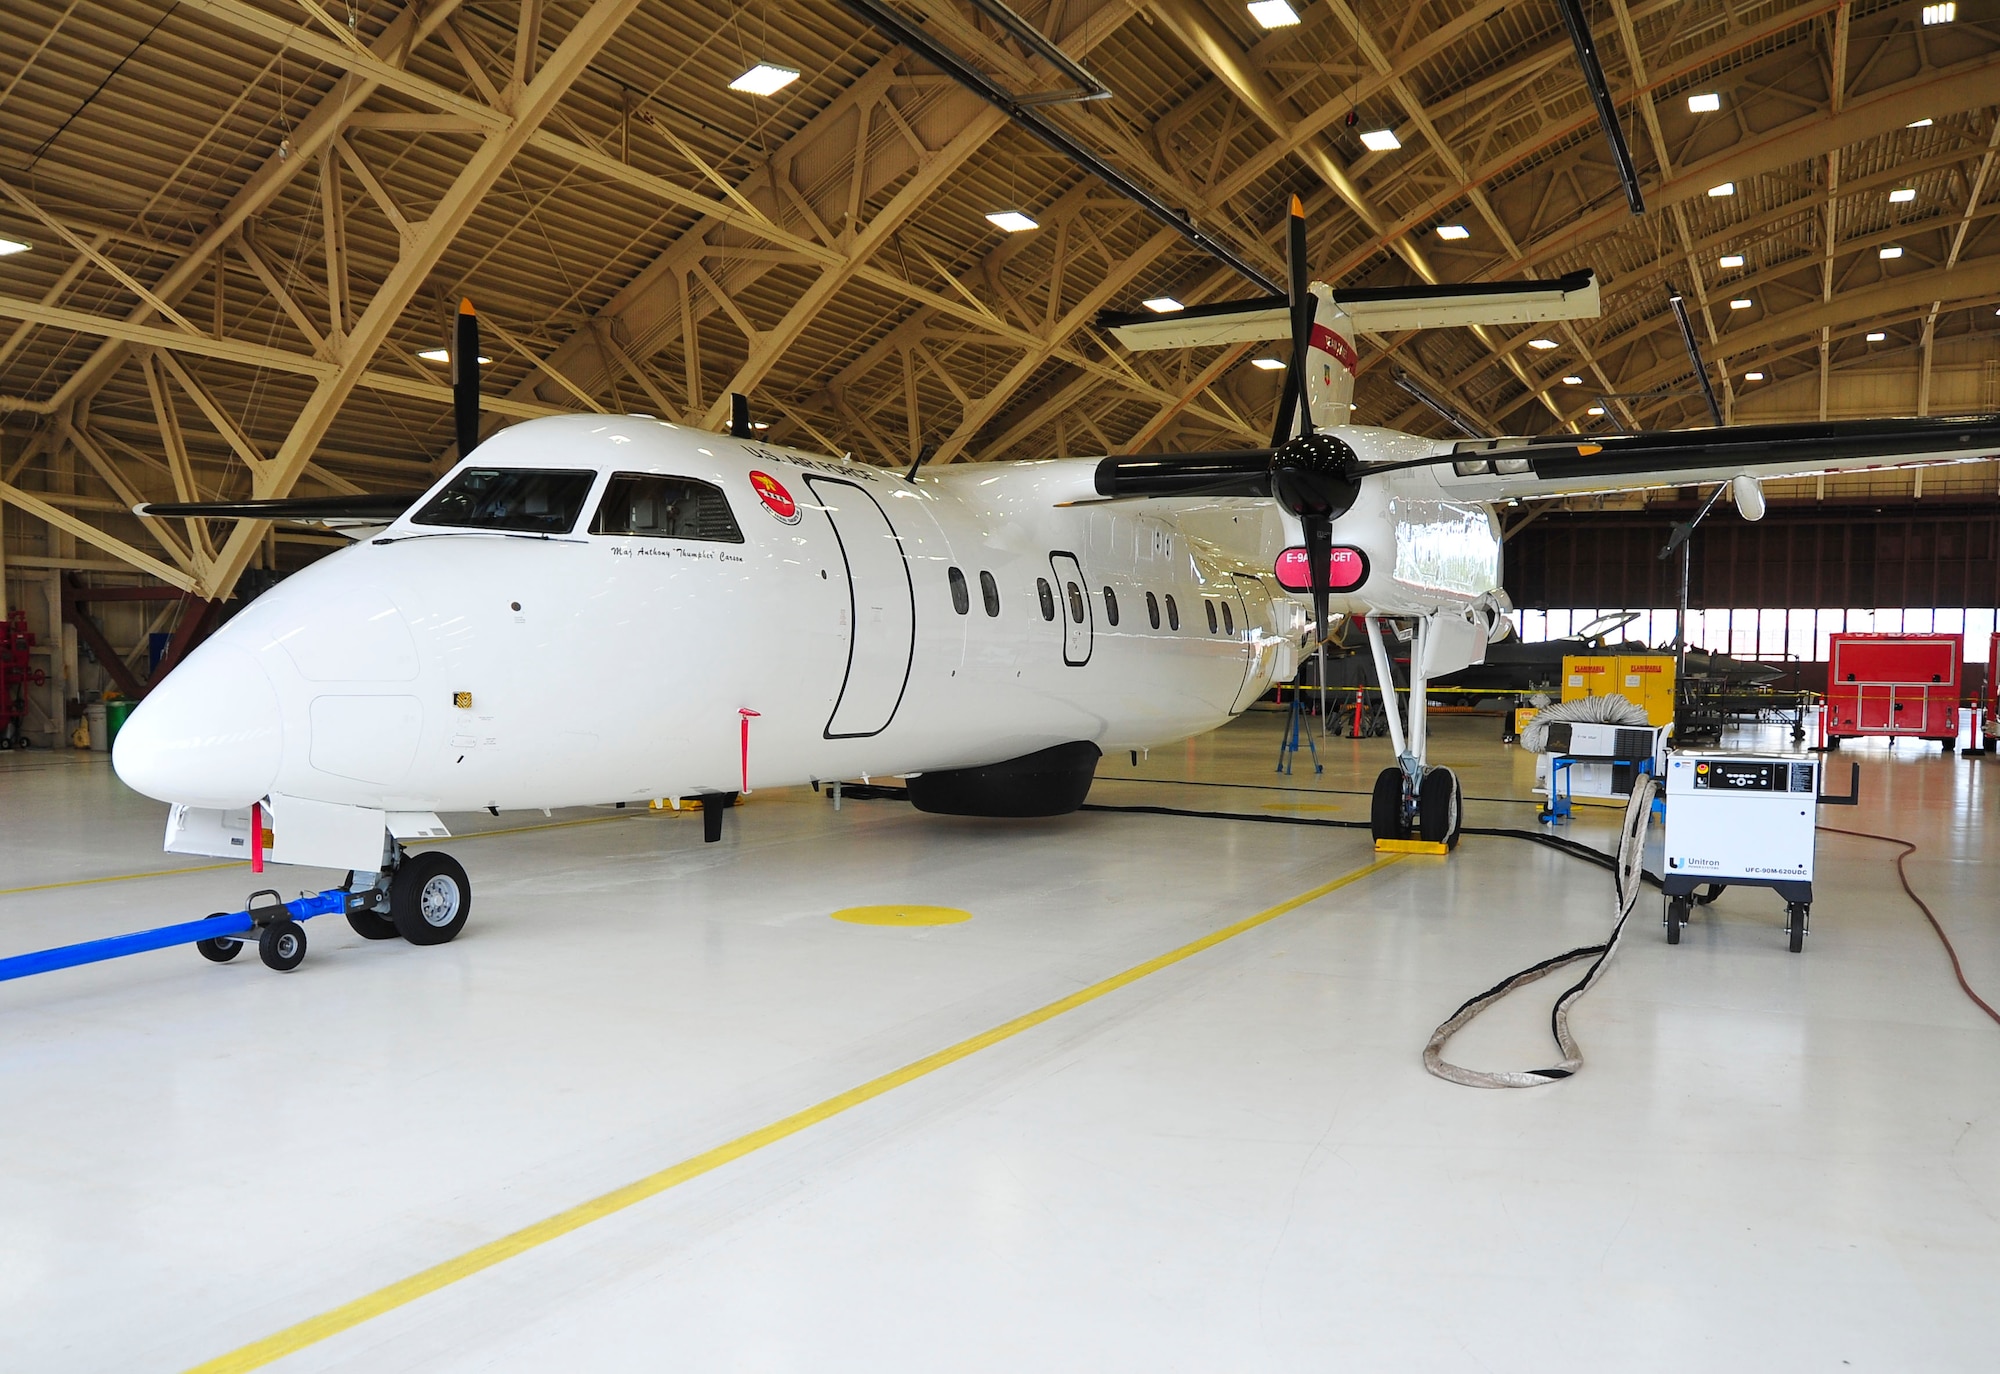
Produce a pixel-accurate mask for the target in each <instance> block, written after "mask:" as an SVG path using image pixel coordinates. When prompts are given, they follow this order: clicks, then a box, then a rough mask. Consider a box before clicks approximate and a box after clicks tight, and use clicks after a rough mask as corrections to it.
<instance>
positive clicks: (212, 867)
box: [0, 811, 647, 897]
mask: <svg viewBox="0 0 2000 1374" xmlns="http://www.w3.org/2000/svg"><path fill="white" fill-rule="evenodd" d="M646 814H647V813H646V812H644V811H633V812H630V813H628V814H625V815H622V816H587V817H585V818H584V819H582V820H580V821H544V822H542V823H541V824H539V825H511V826H508V827H507V828H506V829H504V830H468V831H466V832H465V833H464V834H463V835H452V836H449V837H448V839H449V841H450V842H452V843H456V842H457V841H459V840H484V839H487V838H489V837H491V836H494V835H525V834H527V833H528V832H529V831H530V830H563V829H567V828H568V827H570V826H573V825H603V824H605V823H606V822H608V821H629V820H631V819H633V818H634V817H636V816H643V815H646ZM446 842H447V841H446V840H412V841H411V842H410V843H411V845H412V846H413V847H414V846H415V845H420V844H444V843H446ZM249 867H250V862H249V860H247V859H229V860H226V861H224V862H222V863H219V864H195V865H192V866H191V867H188V868H154V869H149V870H147V871H146V872H144V873H112V874H108V875H106V876H105V877H102V878H71V879H69V880H68V881H66V882H60V883H35V884H33V885H32V886H29V887H0V897H11V896H13V895H15V894H16V893H19V892H53V891H55V890H56V889H57V888H59V887H89V886H91V885H92V884H94V883H127V882H133V881H136V880H137V879H140V878H178V877H179V876H180V875H181V874H183V873H213V872H215V871H216V870H217V869H222V868H242V869H248V868H249Z"/></svg>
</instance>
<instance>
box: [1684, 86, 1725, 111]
mask: <svg viewBox="0 0 2000 1374" xmlns="http://www.w3.org/2000/svg"><path fill="white" fill-rule="evenodd" d="M1721 108H1722V97H1721V96H1720V95H1717V94H1716V93H1715V92H1714V91H1708V92H1706V93H1704V94H1702V95H1691V96H1689V97H1688V113H1689V114H1714V113H1715V112H1716V111H1717V110H1719V109H1721Z"/></svg>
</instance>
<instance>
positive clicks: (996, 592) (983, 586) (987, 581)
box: [979, 572, 1000, 615]
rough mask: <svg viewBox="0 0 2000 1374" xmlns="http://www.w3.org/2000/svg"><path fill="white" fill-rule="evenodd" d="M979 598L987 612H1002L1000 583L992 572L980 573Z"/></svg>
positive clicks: (995, 613) (991, 613) (993, 613)
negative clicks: (994, 578) (995, 579)
mask: <svg viewBox="0 0 2000 1374" xmlns="http://www.w3.org/2000/svg"><path fill="white" fill-rule="evenodd" d="M979 599H980V601H981V602H982V603H983V604H984V605H985V607H986V614H988V615H998V614H1000V584H999V583H998V582H995V581H994V580H993V574H992V573H990V572H982V573H980V574H979Z"/></svg>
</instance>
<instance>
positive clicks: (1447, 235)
mask: <svg viewBox="0 0 2000 1374" xmlns="http://www.w3.org/2000/svg"><path fill="white" fill-rule="evenodd" d="M1438 237H1439V238H1441V239H1469V238H1471V237H1472V231H1471V230H1470V229H1467V228H1466V227H1465V226H1464V225H1463V224H1440V225H1439V226H1438Z"/></svg>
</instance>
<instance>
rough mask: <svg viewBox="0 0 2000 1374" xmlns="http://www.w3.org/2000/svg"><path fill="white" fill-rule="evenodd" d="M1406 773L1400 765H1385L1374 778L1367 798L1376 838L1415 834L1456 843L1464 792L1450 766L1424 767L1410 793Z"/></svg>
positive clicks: (1448, 844)
mask: <svg viewBox="0 0 2000 1374" xmlns="http://www.w3.org/2000/svg"><path fill="white" fill-rule="evenodd" d="M1409 776H1410V775H1409V774H1408V773H1407V772H1405V771H1404V770H1403V769H1402V768H1401V767H1400V766H1398V767H1393V768H1384V769H1383V770H1382V771H1381V772H1380V773H1379V774H1377V775H1376V778H1375V790H1374V792H1373V793H1372V794H1371V796H1370V798H1369V807H1368V828H1369V831H1370V832H1371V833H1372V834H1373V836H1374V837H1375V838H1376V839H1378V840H1407V839H1410V838H1412V832H1413V831H1414V832H1415V836H1414V837H1415V838H1417V839H1423V840H1429V841H1431V842H1433V843H1435V844H1441V845H1443V846H1444V847H1445V848H1446V849H1455V848H1457V847H1458V836H1459V832H1460V830H1461V829H1462V827H1463V826H1464V824H1465V792H1464V789H1463V788H1462V787H1461V786H1460V785H1459V781H1458V775H1457V774H1456V773H1454V772H1452V771H1451V770H1450V769H1449V768H1427V769H1425V770H1424V778H1423V781H1422V782H1421V783H1419V784H1418V785H1417V787H1416V789H1415V795H1414V796H1412V795H1411V788H1410V785H1409Z"/></svg>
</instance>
